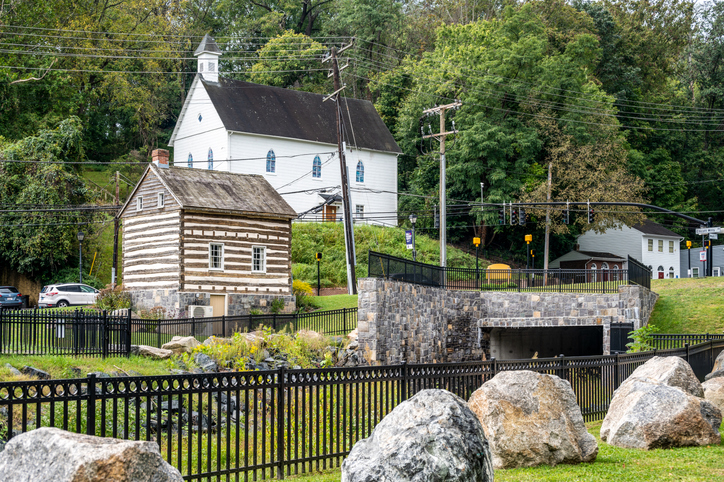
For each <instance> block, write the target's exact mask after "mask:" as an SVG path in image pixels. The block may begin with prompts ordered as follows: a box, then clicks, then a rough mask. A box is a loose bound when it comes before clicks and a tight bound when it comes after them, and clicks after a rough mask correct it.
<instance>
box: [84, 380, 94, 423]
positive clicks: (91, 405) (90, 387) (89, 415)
mask: <svg viewBox="0 0 724 482" xmlns="http://www.w3.org/2000/svg"><path fill="white" fill-rule="evenodd" d="M87 388H88V406H87V407H86V408H87V410H86V412H87V413H86V427H85V433H86V434H88V435H95V434H96V376H95V373H89V374H88V382H87Z"/></svg>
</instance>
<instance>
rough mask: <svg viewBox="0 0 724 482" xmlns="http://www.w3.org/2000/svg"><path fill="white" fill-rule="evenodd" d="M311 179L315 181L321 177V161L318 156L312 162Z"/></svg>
mask: <svg viewBox="0 0 724 482" xmlns="http://www.w3.org/2000/svg"><path fill="white" fill-rule="evenodd" d="M312 177H314V178H317V179H319V178H321V177H322V160H321V159H320V158H319V156H315V157H314V161H312Z"/></svg>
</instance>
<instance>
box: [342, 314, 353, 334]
mask: <svg viewBox="0 0 724 482" xmlns="http://www.w3.org/2000/svg"><path fill="white" fill-rule="evenodd" d="M350 311H351V309H350ZM342 316H343V317H344V332H345V333H347V308H342Z"/></svg>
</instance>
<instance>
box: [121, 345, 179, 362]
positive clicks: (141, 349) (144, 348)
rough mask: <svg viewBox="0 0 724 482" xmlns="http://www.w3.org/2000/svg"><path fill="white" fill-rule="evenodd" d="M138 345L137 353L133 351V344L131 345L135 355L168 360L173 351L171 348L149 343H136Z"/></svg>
mask: <svg viewBox="0 0 724 482" xmlns="http://www.w3.org/2000/svg"><path fill="white" fill-rule="evenodd" d="M134 346H136V353H134V352H133V346H132V347H131V353H133V354H134V355H139V356H145V357H147V358H153V359H154V360H166V359H167V358H171V355H173V352H172V351H171V350H164V349H163V348H156V347H153V346H148V345H134Z"/></svg>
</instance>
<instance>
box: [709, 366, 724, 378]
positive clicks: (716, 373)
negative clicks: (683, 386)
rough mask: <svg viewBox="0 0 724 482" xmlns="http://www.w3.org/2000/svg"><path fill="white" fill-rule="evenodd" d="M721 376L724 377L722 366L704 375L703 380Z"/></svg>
mask: <svg viewBox="0 0 724 482" xmlns="http://www.w3.org/2000/svg"><path fill="white" fill-rule="evenodd" d="M722 377H724V368H720V369H719V370H712V372H711V373H709V374H708V375H707V376H705V377H704V380H711V379H712V378H722Z"/></svg>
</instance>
